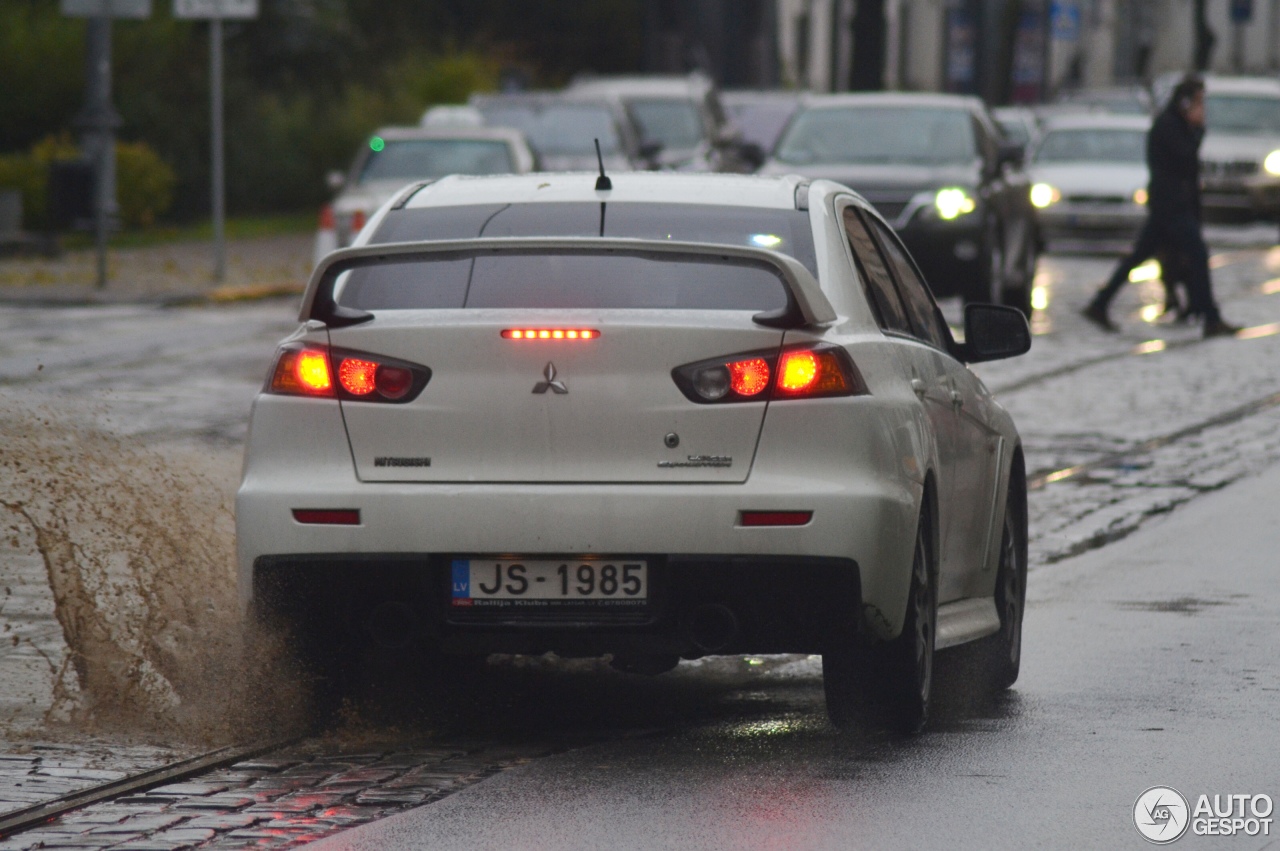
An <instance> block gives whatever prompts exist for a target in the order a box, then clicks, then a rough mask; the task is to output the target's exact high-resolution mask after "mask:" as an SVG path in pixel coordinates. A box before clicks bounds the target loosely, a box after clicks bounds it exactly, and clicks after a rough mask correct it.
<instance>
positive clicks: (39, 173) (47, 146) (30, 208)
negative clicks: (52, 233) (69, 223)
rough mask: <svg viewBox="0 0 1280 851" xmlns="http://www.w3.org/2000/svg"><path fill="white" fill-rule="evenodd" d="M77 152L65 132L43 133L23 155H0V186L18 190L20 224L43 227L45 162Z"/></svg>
mask: <svg viewBox="0 0 1280 851" xmlns="http://www.w3.org/2000/svg"><path fill="white" fill-rule="evenodd" d="M79 155H80V152H79V151H78V150H77V149H76V146H75V143H74V142H72V141H71V136H70V134H68V133H59V134H56V135H52V136H46V137H45V138H44V139H42V140H41V141H39V142H37V143H36V144H35V145H33V146H32V147H31V150H30V151H28V152H27V153H25V154H6V155H4V156H0V186H3V187H5V188H7V189H17V190H18V191H19V192H21V193H22V226H23V227H24V228H26V229H27V230H45V229H47V228H48V225H49V164H50V163H52V162H54V161H57V160H74V159H75V158H76V157H78V156H79Z"/></svg>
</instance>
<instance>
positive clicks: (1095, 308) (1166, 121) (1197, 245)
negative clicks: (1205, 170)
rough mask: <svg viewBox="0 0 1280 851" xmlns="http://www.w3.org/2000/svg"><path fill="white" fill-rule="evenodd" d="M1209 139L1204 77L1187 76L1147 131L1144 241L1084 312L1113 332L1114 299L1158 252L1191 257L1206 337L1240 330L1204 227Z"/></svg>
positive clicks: (1195, 300)
mask: <svg viewBox="0 0 1280 851" xmlns="http://www.w3.org/2000/svg"><path fill="white" fill-rule="evenodd" d="M1203 138H1204V82H1203V81H1202V80H1200V78H1198V77H1187V78H1186V79H1184V80H1183V81H1182V82H1180V83H1179V84H1178V86H1177V88H1175V89H1174V90H1173V97H1172V98H1170V100H1169V105H1168V106H1166V107H1165V108H1164V109H1163V110H1162V111H1161V112H1160V114H1159V115H1158V116H1156V120H1155V122H1154V123H1153V124H1152V125H1151V131H1150V132H1149V133H1148V134H1147V168H1148V170H1149V171H1150V175H1151V177H1150V183H1149V185H1148V188H1147V221H1146V223H1145V224H1144V225H1143V227H1142V232H1141V233H1139V234H1138V241H1137V242H1136V243H1135V244H1134V246H1133V250H1132V251H1131V252H1129V254H1128V256H1126V257H1125V258H1124V259H1123V260H1121V261H1120V264H1119V265H1118V266H1116V270H1115V272H1113V273H1112V275H1111V278H1110V280H1108V281H1107V283H1106V284H1105V285H1104V286H1103V288H1102V289H1101V290H1099V291H1098V294H1097V295H1096V296H1094V298H1093V301H1091V302H1090V303H1089V306H1088V307H1086V308H1085V309H1084V316H1085V318H1086V319H1088V320H1089V321H1091V322H1093V323H1094V324H1096V325H1099V326H1101V327H1102V328H1105V329H1106V330H1108V331H1115V330H1116V326H1115V325H1114V324H1113V323H1112V322H1111V320H1110V318H1109V317H1108V316H1107V307H1108V306H1109V305H1110V304H1111V299H1112V298H1114V297H1115V294H1116V293H1117V292H1119V290H1120V288H1121V287H1122V286H1124V284H1125V282H1126V281H1128V280H1129V272H1130V271H1132V270H1133V268H1134V267H1135V266H1138V265H1140V264H1142V263H1145V262H1146V261H1147V260H1149V259H1150V258H1151V257H1153V256H1155V254H1156V253H1157V252H1160V251H1163V252H1165V253H1168V254H1176V255H1179V256H1180V257H1182V258H1183V259H1184V260H1185V262H1186V264H1187V265H1186V272H1187V275H1186V285H1187V301H1188V305H1187V307H1188V310H1189V311H1190V313H1192V314H1194V315H1198V316H1201V317H1203V318H1204V335H1205V336H1206V337H1218V336H1229V335H1231V334H1234V333H1235V332H1237V331H1239V330H1240V329H1239V328H1238V327H1236V326H1234V325H1229V324H1227V323H1226V322H1224V321H1223V320H1222V316H1221V315H1220V314H1219V313H1218V305H1217V303H1216V302H1215V301H1214V298H1213V285H1212V283H1211V282H1210V280H1209V248H1208V246H1206V245H1205V242H1204V236H1203V235H1202V234H1201V232H1200V142H1201V140H1202V139H1203Z"/></svg>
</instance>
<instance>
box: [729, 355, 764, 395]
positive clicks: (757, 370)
mask: <svg viewBox="0 0 1280 851" xmlns="http://www.w3.org/2000/svg"><path fill="white" fill-rule="evenodd" d="M768 386H769V362H768V361H766V360H765V359H764V358H752V359H751V360H740V361H735V362H733V363H731V364H729V388H730V389H731V390H733V392H734V393H737V394H738V395H740V396H755V395H756V394H758V393H761V392H763V391H764V389H765V388H766V387H768Z"/></svg>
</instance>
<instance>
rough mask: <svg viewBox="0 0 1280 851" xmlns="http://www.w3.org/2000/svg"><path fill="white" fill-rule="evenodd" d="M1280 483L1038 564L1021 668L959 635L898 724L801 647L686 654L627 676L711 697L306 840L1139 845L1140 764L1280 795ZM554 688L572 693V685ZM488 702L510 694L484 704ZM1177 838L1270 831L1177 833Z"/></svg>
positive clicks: (1181, 783)
mask: <svg viewBox="0 0 1280 851" xmlns="http://www.w3.org/2000/svg"><path fill="white" fill-rule="evenodd" d="M1278 495H1280V467H1273V468H1272V469H1271V470H1270V471H1269V472H1268V473H1267V474H1265V475H1263V476H1260V477H1256V478H1251V479H1247V480H1245V481H1242V482H1238V483H1236V484H1235V485H1233V486H1232V487H1231V488H1229V489H1226V490H1223V491H1221V492H1219V493H1216V494H1214V495H1212V496H1208V497H1206V498H1204V499H1203V500H1200V501H1198V502H1197V503H1195V504H1194V505H1191V506H1188V507H1186V508H1184V509H1181V510H1180V511H1179V512H1177V513H1176V514H1173V515H1170V516H1168V517H1167V518H1165V519H1164V520H1162V521H1160V522H1157V523H1153V524H1150V525H1148V526H1147V527H1146V528H1144V529H1143V530H1142V531H1141V532H1139V533H1137V534H1135V535H1133V536H1131V537H1130V538H1128V539H1126V540H1125V541H1122V542H1120V543H1118V544H1115V545H1112V546H1110V547H1106V548H1103V549H1100V550H1097V551H1095V552H1092V553H1090V554H1088V555H1086V556H1083V557H1080V558H1077V559H1072V560H1070V561H1067V562H1063V563H1061V564H1058V565H1055V566H1053V568H1052V569H1043V570H1039V571H1036V572H1034V573H1033V575H1032V578H1031V582H1030V591H1029V597H1030V600H1029V609H1028V613H1027V625H1026V633H1025V639H1024V640H1025V644H1024V648H1025V650H1024V652H1025V656H1024V661H1023V674H1022V677H1021V678H1020V680H1019V681H1018V684H1017V685H1016V687H1015V688H1014V689H1013V690H1012V691H1011V692H1009V693H1007V694H1006V695H1004V696H1002V697H1000V698H998V699H995V700H988V699H986V698H984V697H983V696H982V694H981V693H980V692H979V693H973V691H972V689H971V686H972V684H973V682H974V679H975V678H974V677H973V676H972V671H971V668H970V667H969V666H970V664H971V663H972V661H973V657H972V655H971V654H967V652H966V651H964V650H963V649H961V650H958V651H954V652H949V653H945V654H942V656H941V659H940V661H939V683H938V686H937V688H938V695H939V705H938V707H937V709H936V710H935V715H934V718H933V720H932V723H931V725H930V728H929V730H928V731H927V732H926V733H925V734H924V735H922V736H919V737H917V738H913V739H908V740H895V739H892V738H887V737H882V736H842V735H838V734H837V733H836V732H835V731H834V730H833V729H832V728H831V727H829V726H828V725H827V723H826V720H825V717H824V715H823V710H822V699H821V697H822V694H821V680H820V676H819V668H818V665H817V664H816V663H815V662H812V661H809V660H800V661H797V662H795V663H792V664H791V665H790V666H789V668H788V669H783V670H774V671H762V672H760V673H756V674H750V673H742V674H737V675H733V674H731V673H730V672H729V671H727V670H723V669H722V672H721V674H720V675H719V679H720V680H721V682H723V685H722V686H721V687H720V688H719V689H716V688H712V687H711V685H710V683H709V682H707V680H709V679H710V680H715V679H717V678H716V677H715V676H713V677H703V678H701V679H700V678H698V677H696V676H691V675H690V674H691V673H692V672H689V671H685V672H682V673H681V674H680V675H678V676H676V677H673V678H668V681H667V682H665V683H662V684H659V682H660V681H659V680H655V681H653V682H654V686H653V688H652V691H651V692H650V693H649V694H648V695H647V698H645V699H643V702H644V705H649V706H652V705H655V704H660V703H669V704H676V705H678V704H679V703H681V702H683V703H689V702H690V701H691V700H692V701H693V702H695V703H696V702H697V701H698V700H702V701H707V704H706V705H705V706H704V707H703V708H702V710H701V711H699V710H697V709H693V708H685V709H684V711H683V712H681V711H679V710H677V711H676V712H675V713H674V714H675V716H676V717H674V718H670V719H660V718H655V719H654V720H655V721H664V720H665V721H666V722H667V723H669V724H670V726H669V727H667V728H666V729H662V730H658V731H654V732H651V733H648V734H642V735H638V736H636V737H634V738H628V739H624V740H620V741H614V742H610V743H607V744H603V745H594V746H588V747H584V748H581V749H577V750H572V751H570V752H568V753H564V754H561V755H558V756H553V757H550V758H546V759H542V760H538V761H535V762H533V763H531V764H529V765H526V766H523V767H519V768H515V769H512V770H510V771H507V772H505V773H503V774H501V775H498V776H496V777H492V778H490V779H489V780H487V781H485V782H484V783H481V784H478V785H476V786H473V787H470V788H468V789H465V790H463V791H461V792H459V793H457V794H455V795H453V796H451V797H449V798H446V799H444V800H442V801H440V802H438V803H436V804H433V805H431V806H429V807H424V808H419V809H415V810H411V811H408V812H406V813H403V814H401V815H398V816H393V817H391V818H388V819H385V820H382V821H378V822H374V823H373V824H370V825H366V826H364V827H361V828H357V829H355V830H352V831H348V832H345V833H341V834H338V835H337V836H334V837H332V838H330V839H328V840H323V841H321V842H320V843H317V844H315V845H313V846H309V847H313V848H316V849H318V851H338V849H353V851H356V850H357V849H358V851H365V849H368V851H373V849H379V850H380V851H391V849H417V848H431V849H439V851H446V849H455V848H456V849H473V848H491V849H508V848H509V849H531V848H556V849H600V848H628V849H641V848H643V849H686V848H706V849H720V848H723V849H744V848H762V849H763V848H767V849H828V848H829V849H852V848H874V849H907V848H944V847H945V848H954V849H970V848H971V849H989V848H1033V847H1034V848H1141V847H1145V846H1146V843H1145V841H1144V840H1143V839H1142V838H1141V837H1140V836H1139V834H1138V832H1137V830H1136V828H1135V827H1134V824H1133V821H1132V807H1133V805H1134V802H1135V800H1136V798H1137V797H1138V795H1139V794H1140V793H1142V792H1143V791H1144V790H1145V789H1147V788H1149V787H1151V786H1156V785H1169V786H1173V787H1174V788H1176V789H1178V790H1179V791H1181V792H1182V793H1183V794H1184V795H1186V796H1188V798H1189V799H1190V800H1191V801H1192V806H1193V807H1194V806H1195V797H1194V796H1198V795H1200V794H1208V795H1213V794H1224V795H1225V794H1233V793H1244V794H1257V793H1266V794H1269V795H1271V796H1272V798H1273V799H1275V798H1280V768H1278V762H1277V743H1278V739H1277V734H1276V730H1277V729H1280V659H1278V658H1277V656H1276V654H1275V652H1274V649H1275V646H1276V645H1275V641H1276V624H1277V623H1278V622H1280V585H1278V584H1277V583H1276V581H1275V579H1276V571H1277V567H1278V566H1280V564H1278V560H1277V557H1276V555H1275V544H1276V541H1277V533H1276V532H1275V531H1274V530H1275V528H1276V523H1275V521H1276V516H1277V513H1278V511H1277V509H1276V508H1275V499H1276V497H1277V496H1278ZM768 662H769V663H770V664H772V662H773V660H768ZM764 667H765V666H761V668H764ZM642 690H643V689H642ZM555 691H556V688H555V686H552V687H551V692H550V694H548V693H544V694H543V695H542V699H544V700H545V699H546V698H547V697H549V696H550V695H551V694H554V693H555ZM559 696H560V698H561V699H564V700H565V702H566V704H567V705H566V706H565V709H566V711H567V712H568V713H570V714H572V713H574V712H581V711H582V710H583V706H582V704H580V703H578V702H577V701H578V700H581V699H582V696H581V695H576V696H571V695H569V694H567V693H562V694H560V695H559ZM538 702H539V703H541V701H540V700H539V701H538ZM609 702H610V701H609V700H608V699H606V701H605V703H606V705H607V704H608V703H609ZM602 708H603V707H602ZM545 712H546V708H545V707H538V708H537V709H533V710H532V711H531V712H530V713H529V714H530V715H531V716H532V715H535V714H539V713H545ZM504 715H509V716H512V717H514V718H519V717H520V712H519V711H518V709H513V708H510V707H508V708H507V709H506V710H505V711H501V712H498V713H496V716H495V717H492V718H491V722H493V721H498V720H500V718H501V716H504ZM707 715H712V716H719V717H711V718H707V717H705V716H707ZM699 716H703V717H702V718H700V717H699ZM636 720H641V719H636ZM484 726H487V725H484ZM1184 817H1185V814H1184ZM1269 843H1270V844H1269ZM1178 847H1185V848H1218V847H1231V848H1265V847H1280V839H1277V838H1276V837H1275V831H1274V830H1273V831H1272V836H1270V837H1262V836H1258V837H1248V836H1243V835H1242V836H1239V837H1233V838H1224V837H1208V836H1203V837H1202V836H1192V835H1187V836H1185V837H1184V838H1183V839H1181V840H1180V841H1179V843H1178Z"/></svg>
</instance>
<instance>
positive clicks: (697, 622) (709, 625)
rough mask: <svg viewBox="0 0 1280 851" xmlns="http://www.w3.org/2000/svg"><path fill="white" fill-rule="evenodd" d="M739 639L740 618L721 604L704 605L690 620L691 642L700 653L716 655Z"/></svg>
mask: <svg viewBox="0 0 1280 851" xmlns="http://www.w3.org/2000/svg"><path fill="white" fill-rule="evenodd" d="M737 637H738V617H737V615H735V614H734V613H733V610H732V609H730V608H729V607H728V606H726V605H723V604H721V603H704V604H703V605H701V606H698V608H696V609H694V610H693V614H692V615H691V616H690V618H689V640H690V641H692V642H693V645H694V646H695V647H697V648H698V649H699V650H700V651H702V652H703V653H706V654H716V653H719V652H721V651H723V650H724V649H725V648H727V647H728V646H729V645H730V644H732V643H733V640H734V639H735V638H737Z"/></svg>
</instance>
